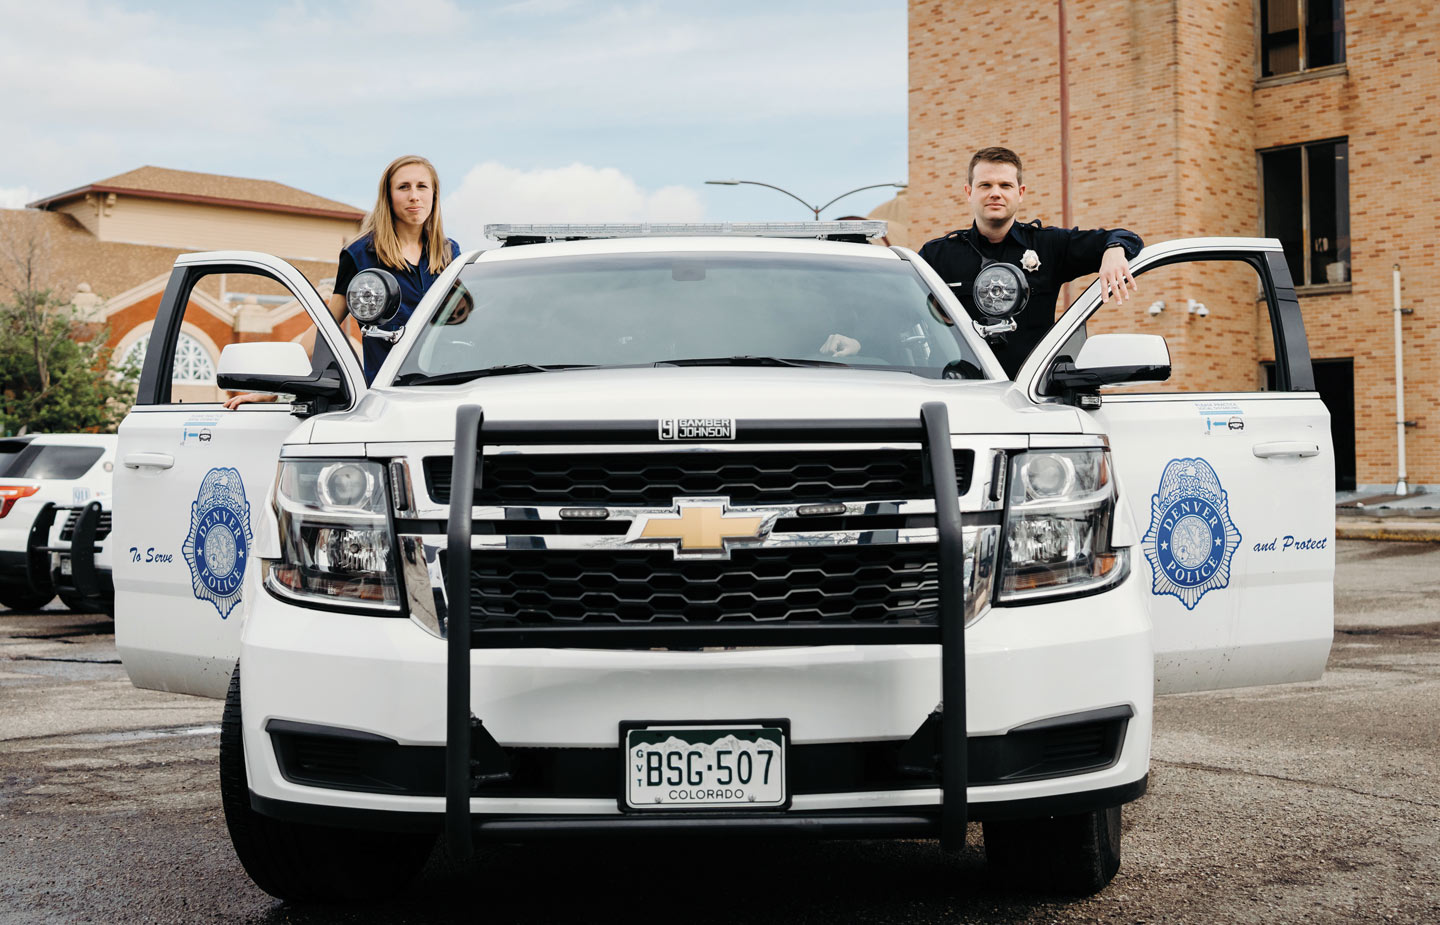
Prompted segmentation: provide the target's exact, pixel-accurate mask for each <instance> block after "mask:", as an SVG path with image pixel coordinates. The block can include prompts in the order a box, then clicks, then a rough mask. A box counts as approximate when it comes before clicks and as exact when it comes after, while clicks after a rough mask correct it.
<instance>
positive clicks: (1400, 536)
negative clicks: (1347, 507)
mask: <svg viewBox="0 0 1440 925" xmlns="http://www.w3.org/2000/svg"><path fill="white" fill-rule="evenodd" d="M1335 536H1336V537H1337V538H1338V539H1342V540H1410V541H1419V542H1430V543H1440V520H1410V519H1408V518H1405V519H1402V518H1399V517H1384V518H1372V517H1338V518H1336V520H1335Z"/></svg>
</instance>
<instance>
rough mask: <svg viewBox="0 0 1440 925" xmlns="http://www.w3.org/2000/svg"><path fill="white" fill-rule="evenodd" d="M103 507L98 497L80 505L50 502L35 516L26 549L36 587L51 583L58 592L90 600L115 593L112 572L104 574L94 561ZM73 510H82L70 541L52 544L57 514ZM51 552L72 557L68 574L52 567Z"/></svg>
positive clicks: (30, 572)
mask: <svg viewBox="0 0 1440 925" xmlns="http://www.w3.org/2000/svg"><path fill="white" fill-rule="evenodd" d="M101 510H102V509H101V506H100V502H99V501H91V502H90V503H89V504H86V505H83V506H81V507H58V506H56V505H54V504H47V505H45V507H44V508H42V509H41V510H40V515H39V516H38V517H36V518H35V525H34V526H33V527H31V528H30V541H29V545H28V547H27V550H26V551H27V557H26V559H27V564H28V565H29V574H30V583H31V584H32V585H34V586H35V587H36V588H44V587H50V588H53V589H54V590H55V592H57V593H65V594H70V595H73V596H74V597H77V598H82V597H83V598H88V599H91V600H108V599H109V598H111V597H113V596H114V593H115V592H114V588H113V586H112V585H111V583H110V581H111V579H110V577H109V573H108V572H106V573H105V574H103V575H102V574H101V572H100V569H99V568H98V567H97V566H96V565H95V554H96V552H97V550H96V545H97V543H96V540H95V536H96V533H97V532H98V531H99V529H100V513H101ZM71 511H79V512H80V516H79V517H78V518H77V519H76V521H75V529H74V530H73V531H72V533H71V535H70V545H69V546H51V545H49V543H50V529H51V527H52V526H54V523H55V519H56V517H57V516H58V517H66V516H69V512H71ZM51 553H61V554H64V555H68V556H69V557H70V574H69V575H62V574H61V573H60V570H59V569H55V570H54V571H53V572H52V571H51V568H50V554H51Z"/></svg>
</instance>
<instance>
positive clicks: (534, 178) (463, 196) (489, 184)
mask: <svg viewBox="0 0 1440 925" xmlns="http://www.w3.org/2000/svg"><path fill="white" fill-rule="evenodd" d="M442 207H443V209H444V215H445V228H446V231H447V232H448V233H449V234H450V236H451V237H453V238H455V239H456V240H457V241H459V242H460V246H461V247H463V248H466V249H469V248H472V247H483V246H486V245H487V244H488V243H490V242H487V241H485V240H484V239H483V238H482V235H483V233H484V226H485V225H486V224H487V223H490V222H694V221H699V220H700V219H701V217H702V216H703V215H704V212H705V209H704V206H703V205H702V204H701V202H700V197H699V195H698V194H697V193H696V192H695V191H694V190H691V189H688V188H687V187H683V186H666V187H661V188H660V189H656V190H646V189H644V188H642V187H641V186H640V185H639V184H638V183H636V182H635V181H634V180H633V179H632V178H630V177H629V176H627V175H625V174H624V173H621V172H620V171H619V170H616V169H615V168H614V167H591V166H590V165H588V164H571V165H570V166H568V167H554V168H539V169H535V170H518V169H516V168H514V167H506V166H505V165H503V164H497V163H495V162H494V161H486V162H485V163H483V164H477V165H476V166H474V167H472V168H470V170H469V171H468V172H467V173H466V174H465V176H464V178H463V179H462V180H461V181H460V184H459V186H458V187H457V188H456V189H455V191H454V192H452V193H450V194H449V195H448V196H446V197H445V198H444V201H443V203H442Z"/></svg>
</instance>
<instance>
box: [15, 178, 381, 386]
mask: <svg viewBox="0 0 1440 925" xmlns="http://www.w3.org/2000/svg"><path fill="white" fill-rule="evenodd" d="M364 214H365V213H364V212H362V211H361V210H359V209H356V208H354V207H353V206H349V205H346V204H345V203H342V202H336V201H334V200H331V199H325V198H323V197H320V196H316V195H314V194H311V193H307V192H305V191H303V190H298V189H295V188H294V187H290V186H286V185H285V184H283V183H276V182H274V181H272V180H252V179H245V178H241V177H226V176H219V175H216V174H206V173H194V172H191V171H184V170H169V169H166V168H163V167H141V168H139V169H137V170H132V171H129V172H128V173H123V174H120V175H118V176H114V177H109V178H107V179H104V180H97V181H95V182H93V183H89V184H86V185H85V186H80V187H76V188H75V189H71V190H67V191H65V192H62V193H56V194H55V195H52V196H46V197H44V198H43V199H39V200H36V201H35V202H32V203H30V204H29V205H28V207H26V208H24V209H0V256H4V255H10V256H11V257H13V256H14V255H16V254H18V253H19V252H21V251H33V252H34V254H35V265H36V266H37V268H38V269H39V271H40V277H39V280H38V282H39V283H40V284H41V285H42V286H43V287H45V288H49V289H51V290H52V291H54V292H55V293H56V294H58V295H59V296H61V298H62V299H66V300H68V301H70V302H71V304H73V305H74V306H75V307H76V308H77V310H79V312H80V313H81V315H82V318H83V320H85V321H86V322H89V323H90V324H92V325H95V326H96V327H97V328H98V327H101V326H103V327H108V328H109V329H110V343H111V344H112V345H113V346H114V348H115V358H116V360H117V361H120V360H123V359H124V358H126V357H135V356H139V355H141V353H143V351H144V349H145V345H146V343H147V341H148V339H149V334H150V327H151V325H152V324H153V322H154V319H155V312H156V310H157V309H158V307H159V304H160V297H161V295H162V294H163V293H164V291H165V283H166V281H167V280H168V279H169V276H170V268H171V265H172V264H173V263H174V261H175V258H176V256H178V255H179V254H181V253H184V252H187V251H205V250H255V251H263V252H265V253H270V254H275V255H277V256H280V257H284V258H285V259H287V260H289V261H290V262H291V263H292V264H294V265H295V267H296V269H298V270H300V272H302V273H304V274H305V276H306V277H307V278H308V279H309V280H310V281H311V283H313V284H314V285H315V286H316V288H317V289H319V290H320V294H321V295H322V296H328V295H329V292H330V285H331V284H332V282H333V279H334V275H335V258H336V255H337V254H338V253H339V251H340V248H341V247H342V246H343V245H344V244H345V243H346V242H347V241H349V240H350V239H351V238H353V237H354V236H355V234H356V233H357V232H358V231H359V228H360V222H361V220H362V219H363V218H364ZM309 328H310V322H309V318H308V316H307V315H306V314H305V312H304V311H303V310H302V309H301V307H300V305H299V304H298V303H297V302H295V301H294V299H292V298H289V297H288V295H286V294H284V293H283V291H282V290H279V289H278V288H277V287H275V286H273V285H267V284H264V283H261V282H257V281H255V278H253V277H233V276H232V277H219V278H218V279H215V280H213V281H207V282H205V283H202V284H201V286H200V287H199V288H198V289H197V291H196V293H195V295H194V296H193V297H192V299H191V303H190V305H189V307H188V308H187V310H186V314H185V323H184V330H183V335H182V338H181V345H180V348H179V352H178V354H177V358H176V364H175V377H176V379H175V385H174V390H175V394H176V395H177V396H180V397H182V398H184V399H186V400H191V401H205V400H214V399H215V398H216V397H218V396H219V395H221V394H223V393H221V392H219V391H218V390H217V389H216V386H215V375H214V372H215V364H216V361H217V360H218V359H219V356H220V351H221V349H223V348H224V347H225V345H226V344H230V343H238V342H245V341H255V340H301V339H302V338H304V337H305V336H306V335H307V333H308V331H309Z"/></svg>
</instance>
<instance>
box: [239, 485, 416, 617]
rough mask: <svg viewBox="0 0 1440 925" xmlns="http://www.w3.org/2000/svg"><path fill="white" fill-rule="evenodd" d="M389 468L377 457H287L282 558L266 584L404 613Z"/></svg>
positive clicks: (289, 593)
mask: <svg viewBox="0 0 1440 925" xmlns="http://www.w3.org/2000/svg"><path fill="white" fill-rule="evenodd" d="M384 473H385V470H384V469H383V468H382V467H381V465H380V463H378V462H371V461H369V460H345V461H330V460H308V459H307V460H285V461H283V462H281V463H280V471H279V473H278V475H277V476H276V478H275V495H274V504H275V518H276V520H277V521H278V523H279V525H280V558H279V559H278V560H275V561H273V562H267V563H266V570H265V586H266V587H267V588H268V589H269V590H270V591H272V592H273V593H275V594H277V595H278V596H280V597H284V598H291V599H295V598H298V599H302V600H305V601H315V602H317V603H321V604H329V605H332V606H333V605H336V604H339V605H343V606H344V607H346V608H353V607H359V608H361V609H364V610H367V611H375V612H377V613H386V612H388V613H394V614H396V615H399V613H400V596H401V595H400V585H399V580H398V578H397V576H396V568H395V549H394V545H393V543H392V540H391V530H390V502H389V498H388V496H387V494H386V491H385V478H384Z"/></svg>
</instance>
